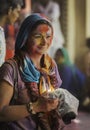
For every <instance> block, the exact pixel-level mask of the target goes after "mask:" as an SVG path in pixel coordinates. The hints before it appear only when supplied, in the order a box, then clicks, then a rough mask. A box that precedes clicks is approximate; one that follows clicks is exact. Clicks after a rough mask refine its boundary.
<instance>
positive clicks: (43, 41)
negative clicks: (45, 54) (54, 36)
mask: <svg viewBox="0 0 90 130" xmlns="http://www.w3.org/2000/svg"><path fill="white" fill-rule="evenodd" d="M46 43H47V38H46V37H42V44H43V45H45V44H46Z"/></svg>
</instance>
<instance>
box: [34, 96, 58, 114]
mask: <svg viewBox="0 0 90 130" xmlns="http://www.w3.org/2000/svg"><path fill="white" fill-rule="evenodd" d="M32 105H33V110H34V111H35V112H36V113H37V112H49V111H52V110H54V109H56V108H57V106H58V99H57V98H56V99H53V100H46V99H38V101H37V102H35V103H33V104H32Z"/></svg>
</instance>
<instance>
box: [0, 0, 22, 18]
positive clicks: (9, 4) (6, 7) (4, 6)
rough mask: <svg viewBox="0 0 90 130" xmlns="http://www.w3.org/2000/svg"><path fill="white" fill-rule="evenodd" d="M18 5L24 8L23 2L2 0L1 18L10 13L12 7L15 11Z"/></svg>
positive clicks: (19, 0) (0, 0)
mask: <svg viewBox="0 0 90 130" xmlns="http://www.w3.org/2000/svg"><path fill="white" fill-rule="evenodd" d="M18 5H20V6H21V7H22V6H23V1H22V0H0V16H3V15H5V14H7V13H8V11H9V9H10V7H11V8H12V9H15V8H16V7H17V6H18Z"/></svg>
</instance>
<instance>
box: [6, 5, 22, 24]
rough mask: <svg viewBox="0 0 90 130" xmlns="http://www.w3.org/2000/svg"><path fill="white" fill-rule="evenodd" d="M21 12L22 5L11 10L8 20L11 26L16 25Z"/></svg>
mask: <svg viewBox="0 0 90 130" xmlns="http://www.w3.org/2000/svg"><path fill="white" fill-rule="evenodd" d="M20 11H21V6H20V5H18V6H17V7H16V8H15V9H12V8H11V9H10V10H9V14H8V18H9V21H10V23H11V24H14V23H15V22H16V20H17V19H18V18H19V15H20Z"/></svg>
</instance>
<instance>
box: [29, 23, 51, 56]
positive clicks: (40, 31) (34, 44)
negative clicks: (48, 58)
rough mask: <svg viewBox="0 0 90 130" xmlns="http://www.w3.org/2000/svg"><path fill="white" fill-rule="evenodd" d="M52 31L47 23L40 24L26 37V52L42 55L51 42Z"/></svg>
mask: <svg viewBox="0 0 90 130" xmlns="http://www.w3.org/2000/svg"><path fill="white" fill-rule="evenodd" d="M52 38H53V31H52V28H51V27H50V26H49V25H47V24H40V25H38V26H37V28H36V29H35V30H34V31H33V32H32V34H31V35H30V36H29V38H28V44H27V48H28V52H30V51H31V52H32V54H39V55H42V54H44V53H46V52H47V50H48V48H49V47H50V45H51V43H52Z"/></svg>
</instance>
